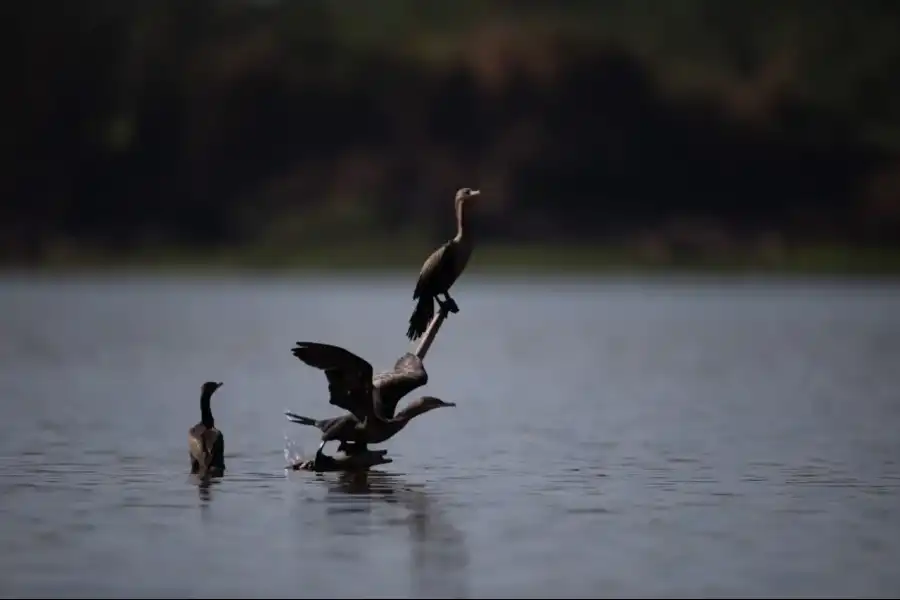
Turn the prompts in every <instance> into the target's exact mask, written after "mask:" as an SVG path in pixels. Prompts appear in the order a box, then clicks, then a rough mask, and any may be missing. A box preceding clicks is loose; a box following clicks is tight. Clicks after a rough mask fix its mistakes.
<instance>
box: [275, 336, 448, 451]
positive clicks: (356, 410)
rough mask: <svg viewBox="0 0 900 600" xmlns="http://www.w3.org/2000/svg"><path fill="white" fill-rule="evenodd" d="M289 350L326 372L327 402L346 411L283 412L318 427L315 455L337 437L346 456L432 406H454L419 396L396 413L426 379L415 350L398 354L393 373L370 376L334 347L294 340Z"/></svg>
mask: <svg viewBox="0 0 900 600" xmlns="http://www.w3.org/2000/svg"><path fill="white" fill-rule="evenodd" d="M291 352H292V353H293V355H294V356H296V357H297V358H298V359H300V360H301V361H303V362H304V363H306V364H307V365H309V366H312V367H316V368H318V369H322V370H323V371H325V376H326V378H327V379H328V391H329V403H330V404H333V405H335V406H340V407H341V408H343V409H345V410H347V411H348V412H349V413H350V414H348V415H343V416H340V417H335V418H332V419H311V418H309V417H304V416H301V415H298V414H295V413H292V412H290V411H287V412H285V414H286V415H287V417H288V419H289V420H291V421H293V422H294V423H299V424H301V425H309V426H313V427H316V428H318V429H319V430H321V431H322V438H321V443H320V444H319V448H318V450H317V452H316V458H317V459H318V458H319V457H320V456H321V455H322V449H323V448H324V447H325V444H326V443H328V442H329V441H332V440H338V441H340V442H341V445H340V447H339V450H342V451H344V452H346V453H348V454H352V453H354V452H359V451H364V450H365V449H366V445H367V444H379V443H382V442H384V441H386V440H388V439H390V438H391V437H393V436H394V435H395V434H397V432H399V431H400V430H401V429H403V428H404V427H405V426H406V425H407V423H409V421H410V420H411V419H412V418H413V417H416V416H418V415H421V414H424V413H426V412H428V411H430V410H433V409H435V408H441V407H444V406H456V404H455V403H453V402H444V401H442V400H440V399H438V398H434V397H432V396H423V397H422V398H418V399H416V400H414V401H412V402H410V403H409V404H408V405H407V406H405V407H404V408H403V409H402V410H400V411H399V412H396V414H395V411H396V408H397V403H398V402H399V401H400V399H401V398H402V397H403V396H405V395H406V394H408V393H409V392H411V391H412V390H414V389H415V388H417V387H420V386H423V385H425V383H427V382H428V374H427V373H426V372H425V367H424V365H423V364H422V361H421V360H420V359H419V358H418V357H417V356H416V355H415V354H409V353H407V354H405V355H403V356H402V357H400V359H399V360H398V361H397V363H396V364H395V365H394V369H393V370H392V371H387V372H384V373H380V374H379V375H377V376H373V374H372V373H373V369H372V365H371V364H369V363H368V362H367V361H366V360H364V359H362V358H360V357H359V356H357V355H355V354H353V353H352V352H349V351H348V350H345V349H343V348H340V347H338V346H332V345H330V344H319V343H315V342H297V345H296V346H295V347H294V348H293V349H292V350H291Z"/></svg>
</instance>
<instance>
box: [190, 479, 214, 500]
mask: <svg viewBox="0 0 900 600" xmlns="http://www.w3.org/2000/svg"><path fill="white" fill-rule="evenodd" d="M191 478H192V479H193V481H194V483H195V484H196V485H197V495H198V496H199V497H200V506H201V507H204V508H205V507H206V506H208V505H209V503H210V502H212V498H213V492H212V488H213V486H215V485H217V484H218V483H219V482H218V480H215V479H209V478H206V477H197V476H196V475H192V476H191Z"/></svg>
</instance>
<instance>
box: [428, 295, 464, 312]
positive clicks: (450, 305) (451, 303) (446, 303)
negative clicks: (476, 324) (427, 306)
mask: <svg viewBox="0 0 900 600" xmlns="http://www.w3.org/2000/svg"><path fill="white" fill-rule="evenodd" d="M441 293H442V294H443V295H444V300H443V301H442V300H440V299H439V298H438V297H437V296H435V297H434V299H435V300H437V303H438V304H439V305H440V307H441V309H444V308H446V309H447V310H448V311H449V312H452V313H454V314H455V313H458V312H459V305H457V304H456V300H454V299H453V298H451V297H450V294H449V293H447V292H441Z"/></svg>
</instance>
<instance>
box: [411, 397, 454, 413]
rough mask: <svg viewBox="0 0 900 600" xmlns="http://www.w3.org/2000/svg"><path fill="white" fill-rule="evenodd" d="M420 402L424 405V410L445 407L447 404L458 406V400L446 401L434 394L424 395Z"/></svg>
mask: <svg viewBox="0 0 900 600" xmlns="http://www.w3.org/2000/svg"><path fill="white" fill-rule="evenodd" d="M419 403H420V405H421V407H422V408H421V410H422V412H428V411H429V410H434V409H435V408H443V407H445V406H456V402H444V401H443V400H441V399H440V398H435V397H434V396H422V397H421V398H420V399H419Z"/></svg>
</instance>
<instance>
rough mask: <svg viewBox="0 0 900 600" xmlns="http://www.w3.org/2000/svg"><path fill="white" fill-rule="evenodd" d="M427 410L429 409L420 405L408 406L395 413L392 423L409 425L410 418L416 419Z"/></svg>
mask: <svg viewBox="0 0 900 600" xmlns="http://www.w3.org/2000/svg"><path fill="white" fill-rule="evenodd" d="M428 410H429V409H427V408H425V407H424V406H422V405H421V404H408V405H407V406H404V407H403V408H402V409H400V410H398V411H397V414H396V415H395V416H394V421H396V422H400V423H403V424H404V425H405V424H406V423H409V421H410V420H411V419H412V418H414V417H418V416H419V415H421V414H422V413H425V412H428Z"/></svg>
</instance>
